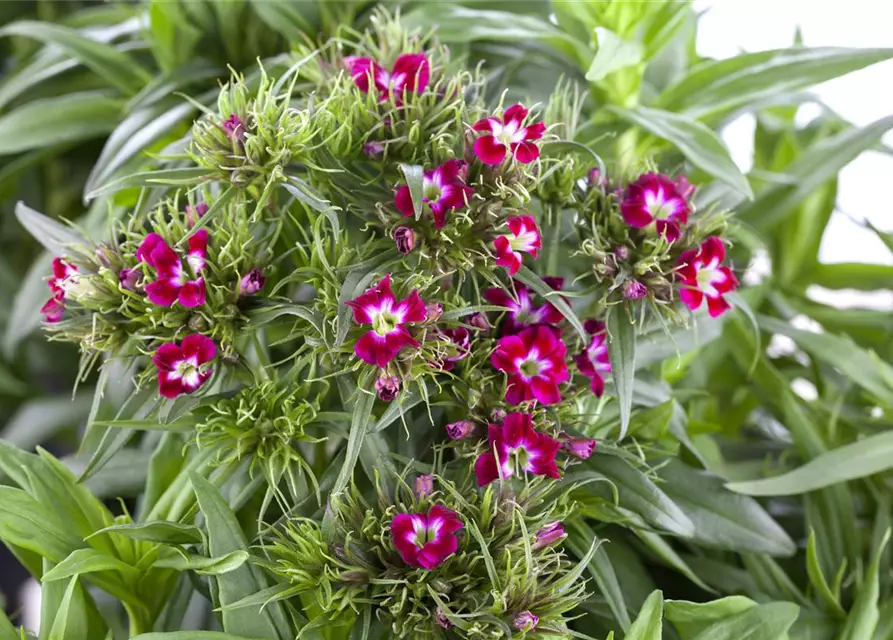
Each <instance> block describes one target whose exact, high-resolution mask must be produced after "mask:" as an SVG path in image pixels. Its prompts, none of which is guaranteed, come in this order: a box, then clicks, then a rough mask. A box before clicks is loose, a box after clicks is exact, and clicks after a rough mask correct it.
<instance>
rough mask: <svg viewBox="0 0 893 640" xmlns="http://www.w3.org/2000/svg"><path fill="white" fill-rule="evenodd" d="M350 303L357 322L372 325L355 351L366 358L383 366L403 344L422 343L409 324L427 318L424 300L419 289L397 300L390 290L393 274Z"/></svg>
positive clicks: (412, 345) (365, 360)
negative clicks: (409, 327) (408, 326)
mask: <svg viewBox="0 0 893 640" xmlns="http://www.w3.org/2000/svg"><path fill="white" fill-rule="evenodd" d="M347 304H348V306H349V307H350V308H351V309H353V319H354V322H356V323H357V324H361V325H363V324H368V325H372V329H371V330H369V331H368V332H367V333H366V334H365V335H363V337H362V338H360V339H359V341H358V342H357V344H356V346H355V347H354V353H355V354H356V355H357V357H358V358H360V360H362V361H363V362H367V363H369V364H374V365H376V366H378V367H381V368H382V369H384V368H385V367H387V366H388V363H389V362H390V361H391V360H393V359H394V358H396V357H397V354H398V353H399V352H400V350H401V349H403V347H408V346H411V347H418V346H419V343H418V341H417V340H416V339H415V338H413V337H412V335H410V333H409V330H408V329H407V328H406V325H408V324H412V323H416V322H424V321H425V319H426V318H427V315H428V314H427V311H426V310H425V303H424V302H423V301H422V299H421V298H420V297H419V292H418V291H417V290H416V289H413V290H412V292H411V293H410V294H409V296H407V297H406V299H404V300H401V301H399V302H398V301H397V299H396V298H395V297H394V292H393V291H391V274H388V275H386V276H385V277H384V278H383V279H382V280H381V282H379V283H378V284H377V285H375V286H374V287H372V288H371V289H369V290H368V291H366V292H365V293H364V294H362V295H361V296H359V297H358V298H356V299H355V300H351V301H350V302H348V303H347Z"/></svg>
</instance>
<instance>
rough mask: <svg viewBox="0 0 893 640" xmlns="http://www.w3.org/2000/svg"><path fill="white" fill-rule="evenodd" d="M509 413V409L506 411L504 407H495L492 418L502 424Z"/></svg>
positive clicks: (491, 413) (491, 414)
mask: <svg viewBox="0 0 893 640" xmlns="http://www.w3.org/2000/svg"><path fill="white" fill-rule="evenodd" d="M508 414H509V413H508V411H506V410H505V409H503V408H502V407H496V408H495V409H493V411H491V412H490V420H492V421H493V422H495V423H497V424H502V423H503V422H504V421H505V418H506V416H507V415H508Z"/></svg>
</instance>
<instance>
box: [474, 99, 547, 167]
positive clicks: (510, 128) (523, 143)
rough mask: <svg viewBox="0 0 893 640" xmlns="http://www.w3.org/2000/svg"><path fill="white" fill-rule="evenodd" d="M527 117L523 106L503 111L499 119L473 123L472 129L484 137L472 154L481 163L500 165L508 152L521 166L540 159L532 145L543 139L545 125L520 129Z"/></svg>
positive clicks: (484, 119) (537, 124)
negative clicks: (534, 141) (535, 141)
mask: <svg viewBox="0 0 893 640" xmlns="http://www.w3.org/2000/svg"><path fill="white" fill-rule="evenodd" d="M527 113H528V111H527V109H525V108H524V105H522V104H516V105H513V106H511V107H509V108H508V109H506V110H505V113H504V114H502V118H499V117H498V116H490V117H489V118H483V119H482V120H478V121H477V122H475V123H474V126H472V129H474V130H475V131H479V132H482V133H483V134H484V135H482V136H480V137H479V138H478V139H477V140H475V141H474V153H475V155H476V156H477V157H478V158H479V159H480V161H481V162H483V163H484V164H490V165H496V164H500V163H501V162H502V161H503V160H505V156H506V154H507V153H508V151H509V149H511V151H512V154H513V155H514V156H515V159H517V160H518V162H521V163H523V164H527V163H529V162H533V161H534V160H536V159H537V158H539V156H540V150H539V147H537V146H536V145H535V144H534V143H533V142H531V141H532V140H539V139H540V138H542V137H543V134H544V133H545V132H546V125H545V124H543V123H542V122H534V123H531V124H529V125H527V126H526V127H525V126H523V125H524V120H525V119H526V118H527Z"/></svg>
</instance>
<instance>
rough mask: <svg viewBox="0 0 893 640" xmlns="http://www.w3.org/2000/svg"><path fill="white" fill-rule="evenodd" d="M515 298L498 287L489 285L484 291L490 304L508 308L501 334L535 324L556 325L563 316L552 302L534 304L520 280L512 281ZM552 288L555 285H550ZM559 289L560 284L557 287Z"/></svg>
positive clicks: (531, 296)
mask: <svg viewBox="0 0 893 640" xmlns="http://www.w3.org/2000/svg"><path fill="white" fill-rule="evenodd" d="M514 287H515V296H516V297H515V298H513V297H512V296H511V295H510V294H509V292H508V291H506V290H505V289H501V288H499V287H491V288H489V289H487V290H485V291H484V299H486V300H487V302H489V303H490V304H493V305H496V306H500V307H505V308H506V309H508V313H507V314H506V317H505V319H504V320H503V321H502V334H503V335H512V334H516V333H518V332H520V331H522V330H524V329H525V328H527V327H535V326H537V325H557V324H558V323H559V322H561V320H562V318H563V317H564V316H562V315H561V312H560V311H559V310H558V309H556V308H555V307H554V306H553V305H552V304H550V303H548V302H546V303H545V304H542V305H539V306H535V305H534V304H533V293H532V292H531V291H530V289H528V288H527V287H526V286H525V285H523V284H521V283H520V282H517V281H515V282H514ZM552 288H553V289H554V288H556V287H554V286H553V287H552ZM557 288H559V289H560V286H559V287H557Z"/></svg>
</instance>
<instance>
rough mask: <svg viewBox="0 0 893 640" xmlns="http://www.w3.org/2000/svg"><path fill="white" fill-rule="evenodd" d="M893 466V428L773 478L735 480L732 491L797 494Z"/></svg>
mask: <svg viewBox="0 0 893 640" xmlns="http://www.w3.org/2000/svg"><path fill="white" fill-rule="evenodd" d="M891 468H893V432H891V431H887V432H884V433H878V434H875V435H872V436H868V437H866V438H863V439H862V440H859V441H857V442H853V443H850V444H847V445H844V446H842V447H838V448H837V449H834V450H832V451H829V452H827V453H824V454H822V455H820V456H818V457H817V458H813V459H812V460H810V461H809V462H807V463H806V464H804V465H803V466H802V467H797V468H796V469H793V470H792V471H788V472H787V473H783V474H781V475H778V476H774V477H772V478H763V479H761V480H751V481H749V482H731V483H729V484H727V485H726V488H728V489H729V490H731V491H735V492H737V493H742V494H745V495H749V496H794V495H800V494H803V493H807V492H809V491H815V490H816V489H823V488H824V487H830V486H831V485H835V484H838V483H841V482H847V481H848V480H855V479H856V478H865V477H867V476H870V475H874V474H875V473H881V472H882V471H887V470H888V469H891Z"/></svg>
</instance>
